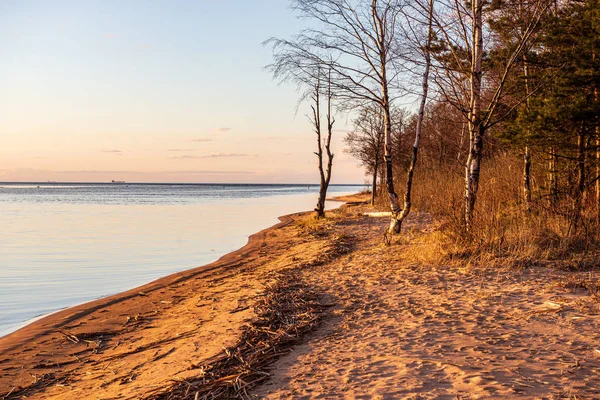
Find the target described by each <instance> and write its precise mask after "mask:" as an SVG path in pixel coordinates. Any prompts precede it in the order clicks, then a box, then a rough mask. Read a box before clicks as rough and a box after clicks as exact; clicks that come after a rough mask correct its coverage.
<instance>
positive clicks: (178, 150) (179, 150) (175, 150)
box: [167, 149, 194, 153]
mask: <svg viewBox="0 0 600 400" xmlns="http://www.w3.org/2000/svg"><path fill="white" fill-rule="evenodd" d="M167 151H169V152H173V153H177V152H182V153H183V152H186V151H194V149H168V150H167Z"/></svg>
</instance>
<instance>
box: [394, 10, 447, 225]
mask: <svg viewBox="0 0 600 400" xmlns="http://www.w3.org/2000/svg"><path fill="white" fill-rule="evenodd" d="M428 24H429V25H428V31H427V44H426V45H425V71H423V97H421V104H420V106H419V115H418V117H417V127H416V129H415V141H414V143H413V148H412V152H411V157H410V165H409V167H408V173H407V178H406V191H405V192H404V208H403V209H402V212H401V213H400V215H399V217H398V219H397V223H398V231H400V229H401V228H402V222H403V221H404V219H405V218H406V217H407V216H408V214H409V213H410V209H411V206H412V202H411V192H412V181H413V176H414V173H415V167H416V166H417V156H418V154H419V141H420V139H421V130H422V128H423V119H424V117H425V104H426V103H427V95H428V91H429V69H430V66H431V53H430V46H431V40H432V37H433V27H432V25H433V0H430V1H429V19H428ZM440 143H441V135H440Z"/></svg>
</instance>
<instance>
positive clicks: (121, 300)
mask: <svg viewBox="0 0 600 400" xmlns="http://www.w3.org/2000/svg"><path fill="white" fill-rule="evenodd" d="M338 201H339V200H338ZM343 206H344V205H341V206H339V207H335V208H333V209H330V210H329V212H334V210H338V209H340V208H341V207H343ZM312 214H313V211H302V212H296V213H292V214H287V215H282V216H279V217H278V220H279V222H278V223H276V224H274V225H272V226H270V227H267V228H265V229H262V230H260V231H258V232H256V233H254V234H252V235H250V236H249V237H248V241H247V243H246V244H245V245H244V246H243V247H241V248H239V249H237V250H234V251H232V252H229V253H226V254H224V255H222V256H221V257H219V258H218V259H217V260H216V261H214V262H211V263H209V264H206V265H202V266H199V267H196V268H192V269H188V270H185V271H181V272H176V273H173V274H169V275H167V276H164V277H161V278H158V279H156V280H154V281H152V282H149V283H147V284H144V285H141V286H138V287H135V288H132V289H129V290H127V291H124V292H120V293H116V294H114V295H110V296H107V297H103V298H99V299H96V300H91V301H89V302H86V303H83V304H79V305H76V306H73V307H69V308H66V309H62V310H58V311H56V312H54V313H51V314H49V315H46V316H42V317H40V318H39V319H37V320H35V321H33V322H32V323H30V324H27V325H26V326H24V327H22V328H20V329H18V330H16V331H14V332H11V333H9V334H7V335H5V336H2V337H0V372H2V373H1V374H0V398H3V399H4V398H7V399H8V398H20V397H16V396H21V395H26V396H28V395H30V394H31V393H33V394H36V393H40V391H43V392H44V393H46V392H47V391H48V390H50V391H51V392H52V394H51V395H50V396H51V397H52V396H55V394H54V390H59V391H60V389H57V388H63V387H71V382H73V381H76V382H78V381H81V380H83V379H84V378H85V377H86V374H89V373H91V372H90V371H85V372H84V370H85V369H86V367H85V366H79V365H77V364H92V365H99V364H103V365H104V367H103V368H102V369H101V370H102V371H105V370H107V368H108V366H109V365H110V366H111V367H112V366H113V365H114V364H113V362H112V361H110V362H108V363H105V361H104V360H107V359H111V360H112V358H113V357H116V358H121V355H119V354H118V353H119V350H120V347H122V346H123V343H129V342H131V343H134V342H138V343H141V342H144V343H145V342H149V343H148V344H143V345H141V346H137V347H136V346H135V345H129V347H130V348H133V350H131V351H130V352H131V354H129V353H127V357H124V359H123V360H122V363H121V366H122V367H123V369H127V368H129V366H130V365H131V364H134V363H136V362H137V361H131V360H130V359H133V360H135V359H136V358H137V354H136V353H138V351H139V352H144V351H146V350H147V348H146V347H149V348H155V347H156V348H162V345H157V344H159V343H162V342H163V341H164V342H165V343H171V342H173V341H177V340H180V339H185V338H186V337H188V335H190V334H191V330H190V332H183V333H176V334H175V336H174V337H171V336H173V331H174V330H173V329H172V328H173V327H177V328H178V327H180V326H183V323H187V324H190V323H191V324H192V325H193V324H195V322H194V321H195V320H196V319H197V320H198V321H201V322H200V323H197V324H196V325H197V327H196V329H198V330H203V332H201V336H205V340H206V341H208V342H210V345H209V346H208V347H209V349H208V350H206V349H202V350H203V351H201V352H200V353H198V352H197V350H198V349H199V348H198V345H197V344H194V349H193V350H194V351H196V352H195V353H194V351H192V350H188V351H182V353H184V354H183V355H177V357H176V358H178V360H177V362H176V365H177V367H176V368H175V367H174V368H175V369H176V370H175V369H174V370H173V371H172V373H181V371H182V370H185V368H183V367H184V365H186V364H188V365H189V363H191V362H192V360H194V361H193V362H194V363H195V362H197V361H198V360H202V359H208V358H210V357H215V356H216V355H217V354H218V353H220V352H222V349H223V348H224V347H227V346H229V345H232V344H233V343H234V342H235V341H236V340H237V338H238V337H239V335H240V334H241V331H242V327H243V325H244V324H245V323H246V321H248V320H252V318H253V316H254V311H253V307H252V306H251V305H249V306H241V304H246V303H250V300H246V299H245V298H248V299H252V298H255V297H256V296H255V295H248V293H247V292H248V291H249V290H250V291H255V292H258V293H261V292H262V291H263V290H264V287H265V285H266V282H267V280H268V278H267V275H268V270H274V271H277V270H280V269H281V268H284V267H285V265H286V263H282V262H280V261H277V258H281V257H285V258H287V255H288V254H289V252H290V248H289V243H287V242H288V241H289V239H290V237H291V236H294V234H290V233H289V232H287V231H285V230H286V228H288V227H290V225H292V224H293V222H295V221H296V222H297V221H298V220H300V219H302V218H304V216H306V215H312ZM290 229H292V230H294V229H295V228H294V227H292V228H290ZM284 231H285V232H284ZM277 236H282V237H283V238H284V239H283V240H281V241H278V240H276V239H273V237H277ZM267 249H268V250H267ZM304 251H305V250H304V249H302V250H299V251H298V257H297V258H296V257H292V259H290V260H289V262H288V264H289V263H293V262H294V260H296V259H299V258H302V257H304V254H302V253H304ZM320 253H321V248H319V247H318V246H317V247H315V248H314V249H313V250H312V251H311V253H310V255H309V257H312V258H313V259H316V258H318V257H319V255H320ZM273 260H275V261H274V262H272V261H273ZM270 262H272V265H270V264H269V263H270ZM244 275H250V276H251V278H252V279H251V280H250V283H248V281H245V280H244ZM213 281H218V282H219V283H218V284H213ZM222 286H229V287H231V290H230V292H231V293H230V296H229V298H228V300H227V301H220V302H219V303H218V304H214V305H213V304H208V305H207V304H202V305H201V306H199V309H198V311H197V312H194V313H195V315H197V316H195V317H187V316H186V317H181V313H180V312H178V311H177V310H176V309H177V308H178V306H179V304H180V303H185V302H193V300H194V297H195V296H196V293H194V292H193V291H192V290H189V289H188V288H189V287H194V289H195V288H196V287H201V288H202V289H201V295H200V296H199V297H200V298H202V300H203V301H204V302H206V299H208V300H209V301H210V302H214V301H215V297H216V296H213V295H214V294H215V293H221V292H222V290H221V289H222ZM246 286H249V287H251V288H249V289H247V290H241V289H239V288H243V287H246ZM244 293H246V296H245V295H244ZM169 297H170V298H169ZM196 305H197V304H196ZM158 308H164V309H165V310H166V311H170V310H168V309H169V308H172V309H174V310H173V311H172V312H169V313H168V315H166V316H163V315H162V314H163V310H157V309H158ZM179 308H181V307H179ZM189 308H190V307H184V309H185V311H184V312H185V313H188V312H189V311H190V310H189ZM219 308H222V309H223V310H222V312H217V311H215V310H216V309H219ZM229 314H234V317H233V318H223V316H228V315H229ZM173 321H175V322H173ZM175 330H177V329H175ZM215 332H219V335H218V338H216V339H215ZM167 336H169V338H167V339H164V338H165V337H167ZM213 342H214V343H213ZM113 344H114V347H113V348H111V349H110V351H109V349H108V346H111V345H113ZM186 347H188V348H189V347H190V346H189V344H186ZM171 350H172V349H169V350H168V351H167V353H169V354H170V352H171ZM111 353H115V354H111ZM129 356H132V357H129ZM86 357H87V359H86ZM194 357H195V358H194ZM138 367H139V364H138ZM134 369H138V368H137V367H136V368H134ZM138 371H139V369H138ZM146 372H147V375H156V374H155V371H152V368H151V367H150V368H148V371H146ZM93 373H98V371H97V370H94V372H93ZM184 375H185V373H184ZM31 376H34V377H35V378H34V379H33V382H31ZM74 376H76V378H74ZM132 376H133V377H135V376H137V373H136V374H133V375H132ZM123 379H125V378H123ZM148 379H149V380H150V381H151V382H162V383H160V384H158V383H156V384H155V385H154V386H156V385H159V386H160V385H162V386H165V385H166V381H164V379H165V378H164V377H157V376H150V377H149V378H148ZM140 382H141V379H140ZM88 384H89V385H92V386H86V385H88ZM100 385H101V386H98V382H95V383H94V382H86V383H85V384H84V386H83V387H82V388H78V389H77V393H78V395H77V396H82V395H83V396H85V394H86V393H88V391H91V390H98V388H99V387H100V388H102V389H104V388H105V386H109V388H110V390H112V393H113V394H114V393H120V392H121V390H122V388H121V387H118V386H117V388H113V386H114V385H115V382H114V381H110V382H109V383H106V382H105V381H102V382H100ZM147 385H148V384H145V386H147ZM151 386H152V385H151ZM92 387H93V389H92ZM137 389H139V388H131V390H132V391H133V393H135V391H136V390H137ZM109 392H110V391H108V392H107V393H109ZM46 394H47V393H46ZM3 396H4V397H3ZM77 396H75V395H74V397H73V398H74V399H75V398H77ZM61 398H62V397H61ZM67 398H71V397H67ZM132 398H137V397H136V396H133V397H132Z"/></svg>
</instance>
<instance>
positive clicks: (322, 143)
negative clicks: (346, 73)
mask: <svg viewBox="0 0 600 400" xmlns="http://www.w3.org/2000/svg"><path fill="white" fill-rule="evenodd" d="M321 90H322V89H321V76H320V74H318V75H317V81H316V83H315V88H314V92H313V96H312V97H313V102H314V104H313V105H311V109H312V123H313V126H314V127H315V133H316V134H317V151H316V152H315V154H316V155H317V157H318V159H319V176H320V178H321V180H320V185H319V198H318V200H317V207H316V208H315V211H316V213H317V218H323V217H324V216H325V199H326V198H327V189H328V188H329V182H330V181H331V167H332V165H333V153H332V152H331V134H332V132H333V124H334V123H335V118H333V115H332V114H331V99H332V98H333V95H332V93H331V71H329V73H328V75H327V91H326V97H327V115H326V119H327V134H326V135H327V136H325V138H323V134H322V132H321V110H320V108H321V104H320V102H321V101H320V98H321ZM323 148H325V155H326V156H327V165H326V166H325V167H324V165H323V161H324V160H323Z"/></svg>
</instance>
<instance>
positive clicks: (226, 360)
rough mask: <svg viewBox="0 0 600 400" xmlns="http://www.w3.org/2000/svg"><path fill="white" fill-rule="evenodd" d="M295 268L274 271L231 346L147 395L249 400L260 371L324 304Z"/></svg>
mask: <svg viewBox="0 0 600 400" xmlns="http://www.w3.org/2000/svg"><path fill="white" fill-rule="evenodd" d="M326 306H330V305H329V304H327V305H322V304H321V303H320V302H319V299H318V297H317V294H316V293H315V292H314V291H313V290H312V289H311V288H310V287H309V286H308V285H307V284H305V283H303V282H302V281H301V278H300V275H299V274H298V273H297V272H295V271H285V272H284V273H277V274H275V275H274V277H273V283H271V284H270V285H269V286H268V288H267V290H266V292H265V296H264V297H263V298H262V299H261V300H259V301H258V303H257V304H256V305H255V312H256V314H257V316H258V318H257V319H256V321H255V322H253V323H251V324H248V325H246V327H245V328H244V331H243V332H242V337H241V339H240V341H239V342H238V344H237V345H236V346H234V347H233V348H229V349H224V353H222V354H220V355H218V356H217V357H214V358H213V359H211V360H208V361H207V362H205V363H203V364H201V365H198V366H195V368H198V369H200V373H199V374H198V376H197V377H195V378H190V379H186V380H183V381H177V382H173V384H172V385H171V386H168V387H161V388H158V389H156V390H155V391H154V393H151V394H150V395H149V397H147V399H186V398H192V397H191V396H192V393H194V397H193V398H194V399H196V400H200V399H215V398H228V399H249V398H250V395H249V394H248V391H249V390H250V389H252V387H254V386H256V385H258V384H259V383H261V382H262V381H264V380H266V379H268V378H269V376H270V375H269V373H267V372H266V371H265V369H266V368H267V367H268V366H269V365H270V364H272V363H273V362H274V361H275V360H276V359H277V358H278V357H279V356H281V355H284V354H287V353H289V351H290V348H291V346H292V345H294V344H296V343H298V342H299V341H300V340H301V338H302V337H303V336H304V335H305V334H306V333H308V332H310V331H312V330H314V329H315V328H316V327H317V326H318V325H319V324H320V321H321V317H322V311H323V309H325V308H327V307H326Z"/></svg>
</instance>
